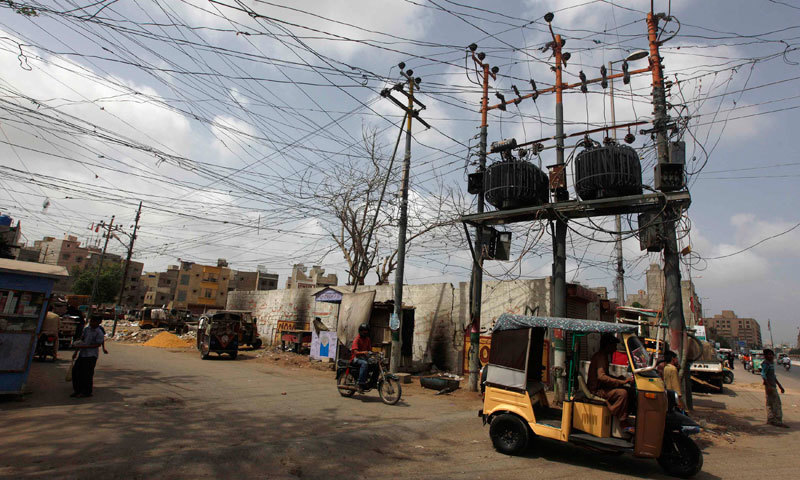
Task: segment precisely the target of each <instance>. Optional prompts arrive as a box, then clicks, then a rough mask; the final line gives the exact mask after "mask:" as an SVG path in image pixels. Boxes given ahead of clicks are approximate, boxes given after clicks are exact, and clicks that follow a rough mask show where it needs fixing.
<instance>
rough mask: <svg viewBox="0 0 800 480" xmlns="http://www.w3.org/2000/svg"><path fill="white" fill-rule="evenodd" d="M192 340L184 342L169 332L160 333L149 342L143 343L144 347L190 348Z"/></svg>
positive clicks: (192, 344) (192, 343)
mask: <svg viewBox="0 0 800 480" xmlns="http://www.w3.org/2000/svg"><path fill="white" fill-rule="evenodd" d="M194 343H195V342H193V341H192V340H185V339H182V338H181V337H179V336H177V335H174V334H172V333H169V332H161V333H159V334H158V335H156V336H154V337H153V338H151V339H150V340H148V341H146V342H144V346H145V347H156V348H191V347H193V346H194Z"/></svg>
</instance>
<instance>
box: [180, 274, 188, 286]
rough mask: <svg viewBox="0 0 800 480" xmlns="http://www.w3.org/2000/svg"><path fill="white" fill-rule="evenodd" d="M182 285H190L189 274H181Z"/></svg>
mask: <svg viewBox="0 0 800 480" xmlns="http://www.w3.org/2000/svg"><path fill="white" fill-rule="evenodd" d="M181 285H189V275H181Z"/></svg>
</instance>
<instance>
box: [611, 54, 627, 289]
mask: <svg viewBox="0 0 800 480" xmlns="http://www.w3.org/2000/svg"><path fill="white" fill-rule="evenodd" d="M608 73H610V74H611V75H613V74H614V62H608ZM609 90H610V93H611V124H612V125H616V123H617V116H616V112H615V109H614V79H613V78H612V79H611V83H610V84H609ZM613 135H614V140H616V139H617V129H616V128H615V129H613ZM614 228H615V229H616V231H617V235H616V238H615V241H614V250H615V252H616V254H617V282H616V285H615V287H616V288H615V289H616V291H617V305H625V267H624V265H623V262H622V216H621V215H620V214H616V215H614Z"/></svg>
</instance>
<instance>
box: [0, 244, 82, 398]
mask: <svg viewBox="0 0 800 480" xmlns="http://www.w3.org/2000/svg"><path fill="white" fill-rule="evenodd" d="M66 276H68V273H67V269H66V268H64V267H59V266H55V265H47V264H42V263H34V262H20V261H17V260H8V259H0V394H20V393H22V391H23V389H24V388H25V382H26V381H27V379H28V373H29V372H30V368H31V360H32V359H33V354H34V350H35V348H36V337H37V335H38V333H39V330H40V329H41V326H42V320H43V319H44V315H45V313H46V312H47V300H48V298H49V297H50V292H51V291H52V289H53V284H54V283H55V281H56V280H57V279H59V278H61V277H66Z"/></svg>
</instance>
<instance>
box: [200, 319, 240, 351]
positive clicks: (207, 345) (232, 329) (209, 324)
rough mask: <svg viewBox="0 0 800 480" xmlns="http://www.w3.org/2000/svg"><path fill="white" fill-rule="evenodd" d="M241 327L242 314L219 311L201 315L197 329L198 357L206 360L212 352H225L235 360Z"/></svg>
mask: <svg viewBox="0 0 800 480" xmlns="http://www.w3.org/2000/svg"><path fill="white" fill-rule="evenodd" d="M241 328H242V316H241V315H240V314H239V313H234V312H226V311H221V312H216V313H214V314H211V315H204V316H203V317H201V318H200V324H199V326H198V329H197V348H198V349H199V350H200V357H201V358H202V359H203V360H208V358H210V355H211V353H212V352H213V353H216V354H217V355H220V356H222V354H223V353H226V354H228V356H230V358H231V360H235V359H236V357H237V356H238V355H239V331H240V330H241Z"/></svg>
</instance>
